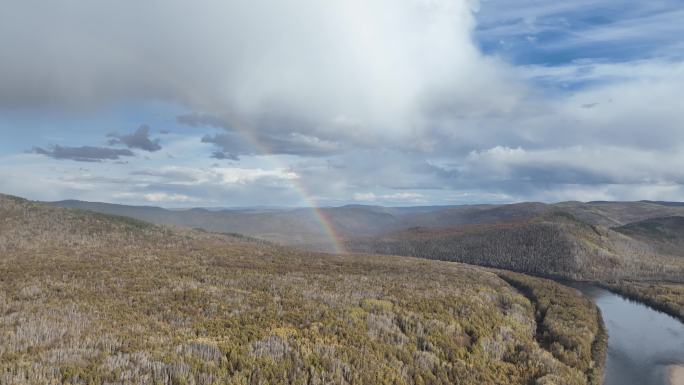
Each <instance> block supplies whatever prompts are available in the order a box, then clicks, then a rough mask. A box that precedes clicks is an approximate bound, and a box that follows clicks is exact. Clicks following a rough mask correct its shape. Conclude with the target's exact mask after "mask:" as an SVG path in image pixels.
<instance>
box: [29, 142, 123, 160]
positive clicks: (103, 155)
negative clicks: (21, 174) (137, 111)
mask: <svg viewBox="0 0 684 385" xmlns="http://www.w3.org/2000/svg"><path fill="white" fill-rule="evenodd" d="M32 152H33V153H35V154H41V155H45V156H49V157H51V158H54V159H68V160H74V161H77V162H101V161H103V160H117V159H119V158H121V157H122V156H133V155H134V154H133V153H132V152H131V151H130V150H124V149H115V148H107V147H92V146H81V147H68V146H59V145H55V146H50V147H49V148H48V149H44V148H42V147H34V148H33V150H32Z"/></svg>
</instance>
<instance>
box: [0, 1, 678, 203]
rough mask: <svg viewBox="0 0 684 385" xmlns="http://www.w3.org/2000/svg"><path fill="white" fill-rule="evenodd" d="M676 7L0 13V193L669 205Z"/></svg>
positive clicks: (130, 199) (32, 6)
mask: <svg viewBox="0 0 684 385" xmlns="http://www.w3.org/2000/svg"><path fill="white" fill-rule="evenodd" d="M683 19H684V2H682V1H671V0H669V1H648V2H635V1H622V0H611V1H609V0H599V1H586V0H578V1H574V2H554V1H550V0H519V1H512V0H506V1H504V0H482V1H480V2H476V1H466V0H431V1H427V0H405V1H402V2H396V1H390V0H375V1H372V2H367V1H365V2H364V1H360V0H359V1H341V0H340V1H332V2H329V3H326V4H317V3H315V2H313V1H312V0H288V1H285V2H274V1H272V0H257V1H255V2H254V1H253V2H248V1H246V0H232V1H212V0H207V1H205V2H200V3H196V4H193V5H192V6H189V4H187V3H185V2H183V1H180V0H173V1H167V2H162V1H150V2H147V3H145V4H138V3H137V2H133V1H120V2H117V3H113V4H110V6H109V7H107V8H106V9H105V8H103V7H96V6H95V5H93V4H91V3H90V2H88V1H85V0H75V1H72V2H69V3H68V4H67V5H64V4H48V5H46V4H43V3H39V2H34V1H19V0H10V1H7V2H4V3H3V5H1V6H0V48H2V50H3V52H4V53H5V59H6V60H3V61H2V62H0V134H2V137H3V140H2V141H0V181H2V182H0V192H4V193H10V194H15V195H21V196H25V197H28V198H31V199H40V200H58V199H72V198H73V199H84V200H95V201H107V202H119V203H128V204H154V205H160V206H169V207H179V206H183V207H187V206H231V207H232V206H252V205H277V206H301V205H309V204H311V202H314V203H315V204H320V205H341V204H347V203H363V204H387V205H422V204H461V203H481V202H514V201H527V200H537V201H561V200H637V199H661V200H684V188H683V187H682V184H683V183H684V167H679V166H678V165H680V164H684V152H683V150H684V129H683V127H684V97H683V96H684V57H683V52H684V38H683V37H682V36H684V23H681V20H683Z"/></svg>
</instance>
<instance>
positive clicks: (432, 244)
mask: <svg viewBox="0 0 684 385" xmlns="http://www.w3.org/2000/svg"><path fill="white" fill-rule="evenodd" d="M347 248H348V249H349V250H353V251H362V252H368V253H381V254H395V255H409V256H414V257H422V258H430V259H440V260H451V261H459V262H466V263H471V264H476V265H484V266H491V267H497V268H503V269H511V270H515V271H522V272H528V273H534V274H540V275H551V276H558V277H565V278H572V279H599V280H606V279H623V278H632V279H649V278H650V279H671V280H682V279H684V260H682V259H679V258H673V257H670V256H667V255H661V254H659V253H658V251H657V250H656V249H655V248H654V246H653V244H652V243H648V242H645V241H643V240H640V239H635V238H631V237H628V236H626V235H624V234H621V233H619V232H616V231H613V230H611V229H608V228H606V227H602V226H596V225H590V224H587V223H585V222H582V221H580V220H577V219H576V218H574V217H573V216H572V215H570V214H567V213H563V212H556V213H552V214H548V215H543V216H539V217H536V218H533V219H529V220H524V221H515V222H505V223H496V224H481V225H466V226H459V227H454V228H441V229H439V228H413V229H409V230H405V231H400V232H396V233H390V234H387V235H384V236H380V237H364V238H356V239H351V240H349V241H348V242H347Z"/></svg>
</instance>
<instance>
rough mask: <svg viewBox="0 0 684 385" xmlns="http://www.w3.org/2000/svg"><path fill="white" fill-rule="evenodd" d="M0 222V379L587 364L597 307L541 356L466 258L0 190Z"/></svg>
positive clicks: (329, 379) (455, 372)
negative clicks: (291, 241)
mask: <svg viewBox="0 0 684 385" xmlns="http://www.w3.org/2000/svg"><path fill="white" fill-rule="evenodd" d="M0 226H1V227H0V230H1V231H0V234H2V236H0V249H2V250H3V251H2V253H0V340H1V341H2V343H0V384H17V385H34V384H35V385H38V384H47V383H50V384H70V385H76V384H79V385H81V384H96V385H100V384H123V385H133V384H157V383H160V384H195V385H213V384H217V383H221V384H247V383H262V384H263V383H269V384H293V383H294V384H322V383H334V384H382V383H388V384H393V383H396V384H407V385H412V384H425V383H431V384H451V383H460V384H473V385H474V384H484V383H487V384H507V385H509V384H510V385H523V384H530V383H540V384H543V383H550V382H553V383H563V384H568V385H582V384H587V381H588V377H587V372H586V370H587V368H588V367H595V366H596V365H595V363H594V364H592V363H591V360H592V357H591V355H588V354H589V352H587V351H586V349H583V347H584V346H586V344H587V343H586V341H591V339H592V338H594V334H595V332H592V331H596V330H598V327H597V324H596V322H597V319H596V318H595V317H594V316H592V314H595V312H596V310H595V308H593V307H591V306H589V305H590V304H587V303H586V301H583V300H582V298H581V297H580V296H579V294H577V293H575V294H573V293H574V291H568V292H567V294H568V300H567V301H568V303H567V308H568V309H570V308H575V307H577V312H578V313H581V314H588V315H589V316H588V317H586V319H582V320H579V321H577V320H574V321H573V324H572V325H568V327H567V328H563V329H559V330H563V331H567V334H561V335H558V336H557V337H558V339H559V340H560V339H562V341H564V344H563V345H560V344H556V346H557V347H556V348H554V351H553V353H552V352H549V351H546V350H544V347H545V346H542V345H540V343H539V342H538V341H537V339H535V337H536V335H535V330H536V329H537V327H536V324H535V307H534V306H533V304H532V303H531V302H530V301H529V300H528V299H527V298H525V297H524V296H522V295H521V294H520V293H519V292H517V291H516V290H515V289H514V288H513V287H511V286H510V285H508V284H507V283H506V282H505V281H503V280H502V279H500V278H499V277H498V276H497V275H495V274H493V273H491V272H488V271H485V270H484V269H481V268H477V267H472V266H465V265H461V264H457V263H448V262H439V261H427V260H419V259H412V258H400V257H389V256H388V257H383V256H372V255H346V256H334V255H327V254H315V253H307V252H302V251H297V250H293V249H289V248H284V247H279V246H275V245H272V244H265V243H263V242H261V243H260V242H256V241H254V240H252V239H247V238H240V237H233V236H227V235H222V234H212V233H206V232H200V231H194V230H183V229H176V228H169V227H162V226H155V225H151V224H148V223H142V222H138V221H132V220H130V219H127V218H121V217H112V216H107V215H101V214H94V213H90V212H85V211H80V210H71V209H63V208H55V207H49V206H46V205H42V204H39V203H35V202H28V201H25V200H21V199H17V198H13V197H7V196H0ZM548 284H552V283H548ZM592 312H593V313H592ZM578 322H579V323H578ZM580 332H581V336H576V335H575V334H578V333H580ZM563 333H565V332H563Z"/></svg>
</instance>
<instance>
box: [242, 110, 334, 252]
mask: <svg viewBox="0 0 684 385" xmlns="http://www.w3.org/2000/svg"><path fill="white" fill-rule="evenodd" d="M229 123H230V127H231V128H232V129H234V130H235V132H237V133H239V134H240V135H241V136H242V137H243V138H244V139H246V140H247V141H248V142H249V143H250V144H251V145H252V147H254V149H255V150H257V152H258V153H261V154H265V155H273V150H272V149H271V148H270V147H269V146H268V145H267V144H266V143H263V142H262V141H261V140H259V138H258V137H257V136H256V135H254V131H253V130H251V129H249V128H247V127H245V125H244V124H242V123H241V122H239V121H237V120H234V119H231V120H230V121H229ZM270 161H271V162H272V163H273V166H274V167H277V168H280V169H284V168H286V165H283V164H281V163H280V162H279V161H278V159H277V158H276V157H270ZM293 186H294V190H295V191H296V192H297V194H299V196H300V198H301V199H302V201H303V202H305V203H306V205H307V206H308V207H309V208H311V209H312V211H313V214H314V218H315V219H316V221H317V222H318V223H319V224H320V226H321V229H322V230H323V232H324V233H325V235H326V237H327V238H328V241H329V243H330V246H331V247H332V251H333V252H334V253H335V254H346V253H347V250H346V248H345V246H344V241H343V240H342V237H340V236H339V235H338V234H337V231H336V230H335V226H334V225H333V224H332V221H331V219H330V217H329V216H328V214H327V213H326V212H325V210H324V209H323V208H321V207H320V205H319V203H318V200H317V199H316V198H315V197H314V196H313V195H312V194H310V193H309V191H308V190H307V188H306V186H304V184H303V183H302V182H301V180H300V179H299V178H295V179H293Z"/></svg>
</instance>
